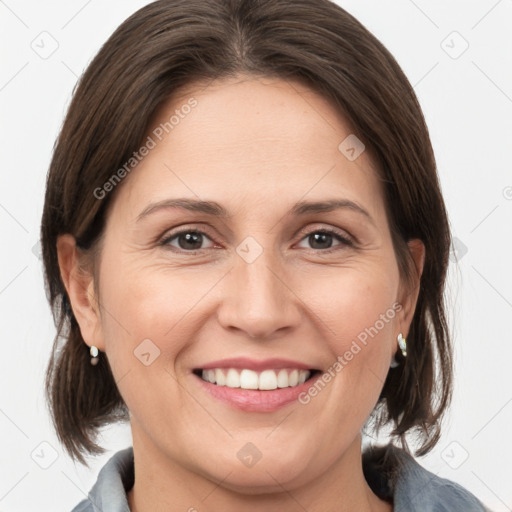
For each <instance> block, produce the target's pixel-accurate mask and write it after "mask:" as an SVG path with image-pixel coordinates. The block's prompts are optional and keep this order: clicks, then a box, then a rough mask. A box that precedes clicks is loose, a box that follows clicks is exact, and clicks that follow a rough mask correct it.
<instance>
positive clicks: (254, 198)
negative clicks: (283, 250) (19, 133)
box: [119, 77, 382, 216]
mask: <svg viewBox="0 0 512 512" xmlns="http://www.w3.org/2000/svg"><path fill="white" fill-rule="evenodd" d="M147 137H148V138H147V139H146V141H148V140H149V139H151V143H150V144H149V145H151V146H152V147H151V149H150V150H149V151H148V152H147V155H146V156H145V157H144V158H142V159H141V161H140V163H139V164H138V165H137V167H136V168H135V169H134V171H132V172H131V174H130V176H129V177H128V179H127V180H126V181H127V182H128V183H125V184H124V186H123V188H125V187H126V190H123V191H119V192H121V194H120V196H121V197H120V201H121V202H122V203H125V204H127V203H128V204H130V206H131V208H130V209H132V208H133V209H134V210H136V209H138V210H140V209H141V208H142V207H143V206H144V204H145V203H147V202H148V201H158V200H163V199H167V198H169V197H191V198H194V199H198V198H201V199H203V198H205V199H215V200H217V201H219V202H222V203H223V205H225V206H226V208H227V209H228V210H229V211H231V210H230V205H231V206H232V207H233V210H234V209H240V208H242V209H244V207H247V208H249V207H250V206H252V207H254V206H255V205H260V207H261V205H262V204H265V203H266V205H267V209H266V211H269V210H268V206H270V205H269V202H271V201H270V199H272V201H273V204H275V206H276V207H278V206H279V205H281V204H288V203H289V204H292V203H295V202H297V201H298V200H299V199H309V200H317V199H324V198H325V197H326V196H329V198H331V197H338V196H339V197H342V198H344V199H349V200H355V201H357V202H364V203H366V207H367V209H369V210H373V214H374V215H376V216H378V214H379V213H382V212H379V209H380V208H381V207H382V190H381V186H380V183H379V180H378V177H377V173H376V172H375V170H374V169H373V165H372V161H371V159H370V158H369V156H368V154H367V152H366V151H363V152H362V153H361V154H360V155H359V156H358V157H357V158H356V159H353V158H348V157H347V153H346V152H345V149H346V145H347V144H346V143H345V144H341V147H340V143H343V141H345V140H347V137H348V141H352V140H353V139H352V138H353V137H354V135H353V134H352V130H351V128H350V126H349V125H348V124H347V123H346V121H345V120H344V119H343V117H342V116H341V115H340V113H339V111H338V110H337V109H336V108H335V107H334V106H333V104H332V103H331V102H330V101H329V100H328V99H326V98H324V97H323V96H321V95H319V94H318V93H316V92H314V91H313V90H311V89H309V88H308V87H307V86H305V85H304V84H301V83H299V82H295V81H294V82H291V81H285V80H282V79H275V78H272V79H270V78H254V77H250V78H249V77H238V78H229V79H223V80H218V81H214V82H211V83H209V84H206V85H205V84H204V83H196V84H191V85H189V86H188V87H186V88H182V89H181V90H180V91H179V93H178V94H175V95H174V96H173V98H171V99H170V100H169V101H167V102H166V103H165V104H164V105H163V106H162V107H161V108H160V109H159V110H158V112H157V113H156V115H155V116H153V119H152V121H151V123H150V128H149V130H148V133H147ZM356 143H357V142H356ZM349 145H350V144H349ZM356 149H360V148H356ZM348 156H352V155H351V154H348ZM276 199H278V201H277V202H276ZM253 211H254V208H253ZM134 213H135V211H134Z"/></svg>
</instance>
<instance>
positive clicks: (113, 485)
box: [71, 447, 135, 512]
mask: <svg viewBox="0 0 512 512" xmlns="http://www.w3.org/2000/svg"><path fill="white" fill-rule="evenodd" d="M134 475H135V473H134V465H133V448H132V447H129V448H125V449H124V450H121V451H118V452H116V453H115V454H114V455H113V456H112V457H111V458H110V459H109V460H108V462H107V463H106V464H105V465H104V466H103V467H102V468H101V471H100V472H99V474H98V479H97V480H96V483H95V484H94V486H93V487H92V489H91V491H90V492H89V494H88V497H87V498H86V499H84V500H82V501H81V502H80V503H78V505H76V506H75V508H73V510H72V511H71V512H96V511H97V510H105V511H107V510H108V511H109V512H130V508H129V506H128V499H127V497H126V493H127V491H129V490H130V489H131V488H132V487H133V482H134V478H135V476H134Z"/></svg>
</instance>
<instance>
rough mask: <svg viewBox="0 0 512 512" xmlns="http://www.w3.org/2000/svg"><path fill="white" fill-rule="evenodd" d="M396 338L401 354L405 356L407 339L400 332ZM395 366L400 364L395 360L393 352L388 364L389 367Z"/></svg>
mask: <svg viewBox="0 0 512 512" xmlns="http://www.w3.org/2000/svg"><path fill="white" fill-rule="evenodd" d="M396 340H397V341H398V346H399V347H400V350H401V351H402V355H403V356H404V357H407V340H406V339H405V338H404V337H403V336H402V333H400V334H399V335H398V336H397V337H396ZM397 366H400V363H399V362H398V361H397V360H396V357H395V355H394V354H393V358H392V359H391V363H390V364H389V367H390V368H396V367H397Z"/></svg>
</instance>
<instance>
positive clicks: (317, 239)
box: [309, 232, 332, 249]
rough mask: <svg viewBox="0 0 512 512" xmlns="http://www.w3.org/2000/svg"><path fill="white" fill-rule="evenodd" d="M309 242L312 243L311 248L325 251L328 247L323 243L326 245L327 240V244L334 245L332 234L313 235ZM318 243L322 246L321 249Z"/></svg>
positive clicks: (310, 236)
mask: <svg viewBox="0 0 512 512" xmlns="http://www.w3.org/2000/svg"><path fill="white" fill-rule="evenodd" d="M309 240H310V243H311V247H313V249H325V248H326V247H323V246H322V243H325V241H326V240H327V242H331V243H332V235H331V234H330V233H321V232H320V233H312V234H311V235H309ZM318 243H319V244H320V247H318V246H317V244H318ZM331 243H328V247H327V249H329V248H330V246H331Z"/></svg>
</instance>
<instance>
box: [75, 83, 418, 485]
mask: <svg viewBox="0 0 512 512" xmlns="http://www.w3.org/2000/svg"><path fill="white" fill-rule="evenodd" d="M180 94H181V93H180ZM185 105H188V107H187V106H185ZM176 111H177V112H176ZM173 115H174V117H173V118H171V116H173ZM154 121H155V122H154V124H153V125H152V127H151V131H149V132H148V135H149V137H151V139H152V141H153V142H149V139H147V140H146V142H147V147H148V150H147V151H144V150H142V151H141V152H140V153H141V154H139V156H138V157H137V158H139V157H140V163H139V165H138V166H137V167H136V168H135V169H134V170H133V171H131V173H130V174H129V175H128V176H127V177H126V178H125V181H124V182H123V183H122V184H121V185H118V187H120V188H119V190H116V197H115V201H114V202H113V204H112V209H111V210H110V212H109V215H108V219H107V225H106V231H105V238H104V243H103V246H102V250H101V255H100V260H99V270H98V272H99V282H100V290H99V302H100V304H101V308H100V309H101V315H98V316H97V317H90V318H89V321H88V322H85V321H81V322H80V323H81V327H82V333H83V335H84V339H85V340H86V342H87V343H88V344H95V345H96V346H98V347H99V348H100V349H101V350H104V351H106V354H107V356H108V360H109V362H110V364H111V367H112V371H113V374H114V377H115V379H116V382H117V384H118V386H119V390H120V393H121V395H122V397H123V398H124V400H125V402H126V404H127V406H128V408H129V409H130V413H131V426H132V431H133V437H134V445H137V446H139V447H140V450H142V449H143V450H144V451H145V453H153V454H154V455H155V456H158V457H160V458H163V459H161V460H166V461H168V462H169V463H170V464H175V465H177V466H179V467H181V468H186V469H187V470H190V471H192V472H194V473H196V474H198V475H202V476H205V477H208V478H209V479H212V480H214V481H217V482H218V481H221V480H223V485H225V486H227V487H231V488H233V489H245V490H246V491H247V490H248V489H249V490H252V492H259V491H262V490H264V489H266V490H268V489H270V488H276V487H278V484H277V483H276V482H279V485H283V486H285V487H287V488H292V487H293V486H294V485H295V484H297V485H298V484H300V483H301V482H302V483H304V482H307V481H310V480H312V479H314V478H316V477H318V476H320V475H322V473H323V472H325V471H326V470H328V469H329V468H332V467H333V466H334V465H336V464H339V463H340V461H341V460H342V458H343V456H344V454H346V453H348V451H349V449H353V448H354V447H355V446H357V447H358V448H357V449H359V443H360V438H359V433H360V430H361V427H362V425H363V424H364V422H365V420H366V419H367V417H368V415H369V414H370V413H371V411H372V409H373V407H374V406H375V404H376V401H377V399H378V397H379V393H380V391H381V389H382V387H383V384H384V381H385V378H386V374H387V372H388V370H389V364H390V360H391V357H392V355H393V353H394V352H395V351H396V350H397V342H396V337H397V334H398V333H399V332H402V333H403V334H404V336H406V335H407V331H408V327H409V323H410V319H411V315H412V311H413V309H414V301H415V297H416V296H415V294H412V293H408V292H407V291H406V290H405V287H403V286H401V284H400V280H399V269H398V266H397V261H396V258H395V254H394V251H393V246H392V241H391V235H390V231H389V226H388V222H387V219H386V214H385V207H384V199H383V193H382V190H381V184H380V182H379V180H378V178H377V174H376V172H375V170H373V169H372V164H371V162H370V160H369V157H368V155H367V152H365V151H362V153H361V154H359V155H358V153H359V152H360V151H361V150H362V149H363V147H362V146H360V143H358V141H357V140H354V139H353V136H352V137H351V138H349V139H348V140H347V141H345V142H344V143H343V144H342V145H341V147H340V148H339V146H340V143H342V141H344V140H345V139H346V138H347V137H350V136H351V131H350V128H349V127H348V126H347V125H346V123H345V122H344V120H343V119H342V118H341V117H340V115H339V114H337V113H336V112H335V109H334V108H333V107H332V105H331V104H330V103H329V102H327V101H326V100H325V99H324V98H322V97H321V96H319V95H317V94H316V93H314V92H312V91H311V90H310V89H308V88H306V87H305V86H303V85H300V84H299V83H289V82H286V81H282V80H270V79H256V78H245V79H236V80H235V79H230V80H223V81H217V82H214V83H212V84H210V85H209V86H208V87H206V88H203V89H200V88H199V87H196V88H192V87H190V88H188V90H187V91H186V93H185V92H183V95H182V96H180V97H179V98H175V99H174V100H173V101H172V102H170V103H168V104H167V105H166V106H165V108H163V109H161V110H160V112H159V115H158V116H157V117H156V118H155V120H154ZM165 123H167V125H166V124H165ZM160 139H161V140H160ZM150 146H151V147H150ZM351 148H353V150H352V149H351ZM142 153H147V154H146V156H143V155H142ZM178 200H180V202H181V204H182V205H188V207H179V206H177V205H174V206H173V205H171V201H172V202H174V201H178ZM334 201H336V202H339V203H338V206H337V207H333V208H327V207H325V205H324V207H322V205H319V204H318V203H322V204H324V203H327V202H334ZM308 205H309V206H308ZM315 205H316V206H315ZM180 233H181V234H180ZM322 233H323V234H322ZM100 357H104V355H103V354H102V355H100ZM205 369H207V370H209V371H205V372H203V370H205ZM313 370H314V371H313ZM308 371H311V375H312V378H311V379H310V380H308V381H306V382H304V383H301V380H304V378H306V377H308V375H309V373H308ZM329 376H330V378H329ZM202 377H204V378H205V379H210V380H213V381H214V382H207V381H206V380H204V379H203V378H202ZM232 386H235V387H232ZM237 386H242V387H237ZM276 386H277V387H276ZM280 386H282V387H280ZM254 387H260V388H270V389H253V388H254ZM242 388H249V389H242ZM272 388H275V389H272ZM308 390H309V391H308ZM315 390H316V391H315ZM356 451H357V450H356ZM156 454H158V455H156ZM269 475H271V477H270V476H269Z"/></svg>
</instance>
